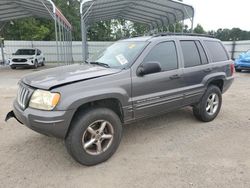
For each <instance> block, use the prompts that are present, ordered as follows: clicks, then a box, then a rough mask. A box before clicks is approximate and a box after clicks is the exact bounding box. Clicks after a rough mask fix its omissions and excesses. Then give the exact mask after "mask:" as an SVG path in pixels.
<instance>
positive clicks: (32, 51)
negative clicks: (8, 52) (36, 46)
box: [15, 49, 36, 55]
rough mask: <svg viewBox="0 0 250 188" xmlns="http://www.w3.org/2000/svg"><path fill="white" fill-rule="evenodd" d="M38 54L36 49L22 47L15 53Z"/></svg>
mask: <svg viewBox="0 0 250 188" xmlns="http://www.w3.org/2000/svg"><path fill="white" fill-rule="evenodd" d="M35 54H36V50H32V49H20V50H17V52H16V53H15V55H35Z"/></svg>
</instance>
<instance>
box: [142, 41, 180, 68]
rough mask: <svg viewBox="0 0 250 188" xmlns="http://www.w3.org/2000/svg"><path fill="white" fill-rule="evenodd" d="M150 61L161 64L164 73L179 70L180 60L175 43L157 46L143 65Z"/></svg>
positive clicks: (170, 42) (164, 43) (163, 43)
mask: <svg viewBox="0 0 250 188" xmlns="http://www.w3.org/2000/svg"><path fill="white" fill-rule="evenodd" d="M150 61H157V62H159V63H160V65H161V68H162V71H170V70H174V69H178V58H177V51H176V46H175V43H174V42H172V41H169V42H162V43H160V44H158V45H156V46H155V47H154V48H153V49H152V50H151V51H150V52H149V54H148V55H147V56H146V58H145V59H144V61H143V63H147V62H150Z"/></svg>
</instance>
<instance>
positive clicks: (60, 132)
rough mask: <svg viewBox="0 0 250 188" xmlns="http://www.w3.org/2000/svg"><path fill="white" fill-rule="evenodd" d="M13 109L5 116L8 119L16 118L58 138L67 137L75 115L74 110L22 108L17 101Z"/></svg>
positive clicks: (30, 126)
mask: <svg viewBox="0 0 250 188" xmlns="http://www.w3.org/2000/svg"><path fill="white" fill-rule="evenodd" d="M13 107H14V108H13V111H11V112H9V113H8V114H7V116H6V118H5V121H8V120H9V119H11V118H15V119H16V120H17V121H18V122H19V123H21V124H23V125H25V126H27V127H28V128H30V129H32V130H34V131H36V132H38V133H41V134H44V135H47V136H54V137H57V138H65V137H66V135H67V132H68V129H69V126H70V123H71V120H72V118H73V115H74V111H73V110H69V111H41V110H37V109H32V108H26V109H25V110H22V109H21V108H20V106H19V105H18V103H17V101H15V102H14V105H13Z"/></svg>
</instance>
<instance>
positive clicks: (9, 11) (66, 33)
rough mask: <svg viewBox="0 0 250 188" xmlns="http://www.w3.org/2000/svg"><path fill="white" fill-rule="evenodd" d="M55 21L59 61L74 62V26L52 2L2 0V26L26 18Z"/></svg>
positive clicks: (0, 21) (0, 5)
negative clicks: (32, 17)
mask: <svg viewBox="0 0 250 188" xmlns="http://www.w3.org/2000/svg"><path fill="white" fill-rule="evenodd" d="M31 16H34V17H40V18H46V19H51V20H54V22H55V38H56V46H57V61H58V62H64V63H66V64H69V63H71V62H72V60H73V58H72V32H71V31H72V26H71V24H70V23H69V21H68V20H67V19H66V18H65V16H64V15H63V14H62V12H61V11H60V10H59V9H58V8H57V7H56V5H55V4H54V2H53V1H52V0H0V26H1V25H3V24H4V22H7V21H11V20H16V19H20V18H25V17H31Z"/></svg>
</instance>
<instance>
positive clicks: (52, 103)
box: [29, 89, 61, 111]
mask: <svg viewBox="0 0 250 188" xmlns="http://www.w3.org/2000/svg"><path fill="white" fill-rule="evenodd" d="M60 97H61V96H60V94H59V93H51V92H49V91H44V90H39V89H38V90H36V91H34V93H33V94H32V97H31V99H30V102H29V107H31V108H35V109H39V110H47V111H50V110H53V109H54V108H55V107H56V105H57V104H58V103H59V100H60Z"/></svg>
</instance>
